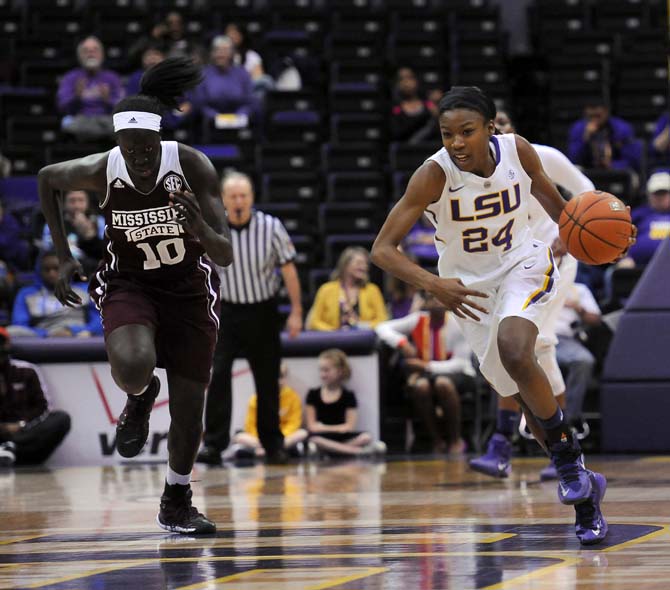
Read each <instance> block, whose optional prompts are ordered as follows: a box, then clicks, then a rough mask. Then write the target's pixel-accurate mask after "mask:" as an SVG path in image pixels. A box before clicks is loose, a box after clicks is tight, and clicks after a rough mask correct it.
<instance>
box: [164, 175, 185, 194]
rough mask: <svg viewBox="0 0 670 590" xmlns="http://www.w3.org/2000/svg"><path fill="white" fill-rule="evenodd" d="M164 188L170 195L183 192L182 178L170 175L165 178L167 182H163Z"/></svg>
mask: <svg viewBox="0 0 670 590" xmlns="http://www.w3.org/2000/svg"><path fill="white" fill-rule="evenodd" d="M163 186H164V187H165V190H166V191H168V192H169V193H173V192H175V191H178V190H181V186H182V182H181V178H179V176H177V175H176V174H168V176H166V177H165V180H163Z"/></svg>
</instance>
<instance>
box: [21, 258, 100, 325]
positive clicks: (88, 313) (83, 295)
mask: <svg viewBox="0 0 670 590" xmlns="http://www.w3.org/2000/svg"><path fill="white" fill-rule="evenodd" d="M59 268H60V266H59V263H58V256H57V255H56V253H55V252H54V251H50V252H46V253H45V254H43V255H42V256H41V257H40V259H39V260H38V269H39V274H38V276H37V277H36V281H35V283H34V284H33V285H30V286H28V287H23V288H22V289H20V290H19V292H18V293H17V294H16V299H15V300H14V309H13V310H12V319H11V325H10V326H9V332H10V333H11V334H14V335H17V336H18V335H21V336H41V337H57V336H66V337H67V336H77V337H86V336H98V335H101V334H102V325H101V323H100V315H99V314H98V311H97V310H96V309H95V307H94V306H93V302H92V301H91V299H90V298H89V296H88V290H87V285H86V284H85V283H73V284H72V290H73V291H74V292H75V293H76V294H77V295H78V296H79V297H80V299H81V300H82V304H81V305H77V306H74V307H64V306H63V305H62V304H61V303H60V301H58V299H56V296H55V294H54V288H55V286H56V282H57V281H58V272H59Z"/></svg>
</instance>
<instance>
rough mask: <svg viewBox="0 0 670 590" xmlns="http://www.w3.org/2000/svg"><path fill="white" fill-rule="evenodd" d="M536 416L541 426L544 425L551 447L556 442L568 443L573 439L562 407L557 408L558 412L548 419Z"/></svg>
mask: <svg viewBox="0 0 670 590" xmlns="http://www.w3.org/2000/svg"><path fill="white" fill-rule="evenodd" d="M535 418H536V419H537V421H538V423H539V424H540V426H542V429H543V430H544V433H545V435H546V436H547V442H548V443H549V446H550V447H551V446H552V445H555V444H556V443H566V442H568V441H571V440H572V433H571V432H570V428H569V427H568V425H567V423H566V422H565V419H564V418H563V412H562V411H561V408H557V409H556V413H555V414H554V415H553V416H552V417H551V418H547V419H546V420H542V418H538V417H537V416H535Z"/></svg>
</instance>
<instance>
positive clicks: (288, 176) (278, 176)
mask: <svg viewBox="0 0 670 590" xmlns="http://www.w3.org/2000/svg"><path fill="white" fill-rule="evenodd" d="M320 198H321V187H320V184H319V177H318V176H317V175H316V174H314V173H309V172H305V173H296V172H271V173H266V174H263V177H262V186H261V198H260V200H261V201H263V202H272V203H276V202H280V201H281V202H290V203H295V202H314V201H319V200H320Z"/></svg>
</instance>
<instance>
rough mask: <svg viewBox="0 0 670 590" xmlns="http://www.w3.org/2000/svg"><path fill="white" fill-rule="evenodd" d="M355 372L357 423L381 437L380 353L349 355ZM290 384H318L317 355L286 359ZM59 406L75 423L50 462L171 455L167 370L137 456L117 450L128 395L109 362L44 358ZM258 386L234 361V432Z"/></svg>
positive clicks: (240, 362)
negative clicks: (118, 427)
mask: <svg viewBox="0 0 670 590" xmlns="http://www.w3.org/2000/svg"><path fill="white" fill-rule="evenodd" d="M349 360H350V362H351V369H352V378H351V380H350V381H349V383H348V387H350V388H351V389H352V390H353V391H354V392H355V393H356V396H357V399H358V409H359V420H358V427H357V428H358V429H360V430H367V431H368V432H370V433H371V434H372V435H373V436H374V437H376V438H378V437H379V373H378V361H377V355H376V353H375V354H370V355H367V356H352V357H350V359H349ZM284 362H285V363H286V366H287V367H288V379H287V382H288V384H289V385H290V386H291V387H293V388H294V389H295V390H296V391H297V392H298V393H299V394H300V395H301V396H302V398H303V399H304V398H305V396H306V394H307V390H308V389H310V388H312V387H317V386H318V385H319V373H318V365H317V361H316V358H314V357H304V358H301V357H296V358H288V359H286V360H285V361H284ZM40 369H41V371H42V374H43V377H44V379H45V381H46V384H47V387H48V392H47V394H48V396H49V399H50V403H51V406H52V407H53V408H54V409H62V410H65V411H66V412H68V413H69V414H70V416H71V418H72V429H71V431H70V433H69V434H68V436H67V437H66V438H65V440H64V441H63V444H62V445H61V446H60V447H59V448H58V449H57V450H56V452H55V453H54V454H53V456H52V457H51V458H50V460H49V465H54V466H55V465H59V466H60V465H68V466H70V465H71V466H74V465H116V464H119V463H121V462H127V461H166V460H167V433H168V427H169V424H170V413H169V408H168V388H167V378H166V375H165V371H163V370H160V369H159V370H157V374H158V376H159V377H160V380H161V391H160V395H159V396H158V399H157V400H156V404H155V405H154V409H153V411H152V413H151V421H150V428H149V439H148V441H147V444H146V446H145V447H144V450H143V451H142V452H141V453H140V454H139V455H138V456H137V457H136V458H134V459H124V458H123V457H121V456H120V455H119V454H118V453H117V452H116V436H115V429H116V419H117V418H118V416H119V414H120V413H121V411H122V410H123V406H124V405H125V402H126V395H125V393H123V392H122V391H121V390H120V389H119V388H118V387H117V386H116V384H115V383H114V380H113V379H112V376H111V374H110V370H109V364H108V363H104V362H92V363H45V364H41V365H40ZM254 393H255V386H254V382H253V378H252V376H251V372H250V370H249V366H248V364H247V362H246V361H244V360H238V361H236V362H235V364H234V366H233V398H234V399H233V415H232V421H231V433H234V432H236V431H237V430H240V429H242V427H243V425H244V418H245V415H246V410H247V404H248V401H249V398H250V397H251V396H252V395H253V394H254Z"/></svg>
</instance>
